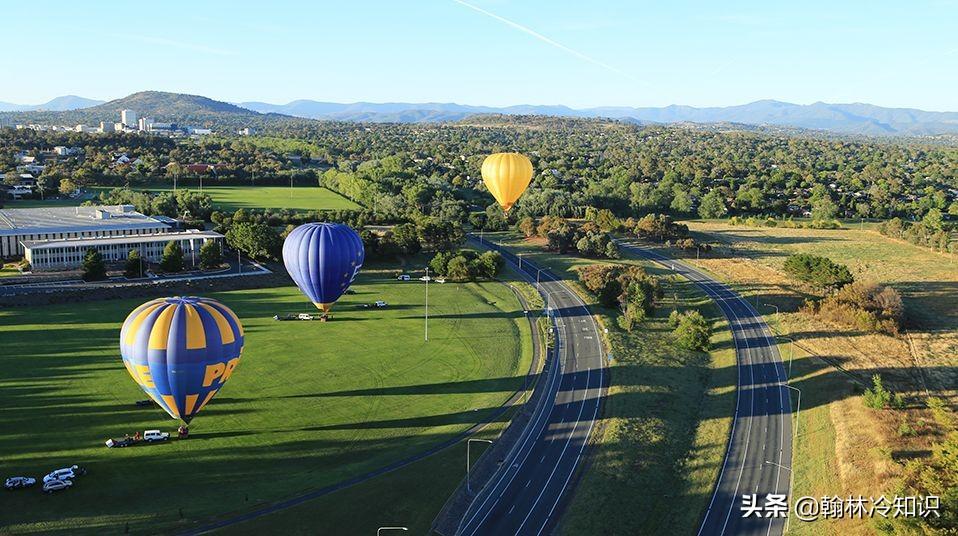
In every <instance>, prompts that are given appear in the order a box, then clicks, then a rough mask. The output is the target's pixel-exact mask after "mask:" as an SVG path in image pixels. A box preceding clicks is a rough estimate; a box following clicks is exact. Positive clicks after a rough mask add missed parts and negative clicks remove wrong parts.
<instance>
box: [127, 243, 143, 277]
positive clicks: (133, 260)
mask: <svg viewBox="0 0 958 536" xmlns="http://www.w3.org/2000/svg"><path fill="white" fill-rule="evenodd" d="M145 272H146V262H145V261H144V260H143V256H142V255H140V250H138V249H131V250H130V253H129V254H128V255H127V257H126V264H125V265H124V267H123V275H125V276H126V277H129V278H131V279H132V278H134V277H143V275H144V273H145Z"/></svg>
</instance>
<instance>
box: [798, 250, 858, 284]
mask: <svg viewBox="0 0 958 536" xmlns="http://www.w3.org/2000/svg"><path fill="white" fill-rule="evenodd" d="M784 268H785V272H786V273H788V275H790V276H792V277H794V278H795V279H798V280H799V281H803V282H805V283H808V284H810V285H812V286H814V287H817V288H820V289H823V290H834V289H839V288H841V287H844V286H845V285H847V284H849V283H851V282H853V281H854V280H855V278H854V277H852V273H851V271H849V269H848V267H847V266H845V265H844V264H839V263H837V262H834V261H832V260H831V259H829V258H828V257H822V256H819V255H810V254H807V253H797V254H794V255H789V257H788V258H787V259H785V266H784Z"/></svg>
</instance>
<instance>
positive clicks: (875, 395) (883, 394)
mask: <svg viewBox="0 0 958 536" xmlns="http://www.w3.org/2000/svg"><path fill="white" fill-rule="evenodd" d="M897 396H898V397H899V398H898V400H897V401H896V400H894V398H895V396H893V395H892V392H891V391H889V390H888V389H885V386H884V384H883V383H882V379H881V375H879V374H875V375H873V376H872V386H871V387H869V388H868V389H865V392H864V393H863V394H862V403H864V404H865V407H868V408H871V409H887V408H890V407H893V406H892V405H893V403H898V404H901V406H904V400H903V399H901V398H900V395H897Z"/></svg>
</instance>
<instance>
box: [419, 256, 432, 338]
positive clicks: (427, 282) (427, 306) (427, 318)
mask: <svg viewBox="0 0 958 536" xmlns="http://www.w3.org/2000/svg"><path fill="white" fill-rule="evenodd" d="M430 279H432V278H430V277H429V267H428V266H427V267H426V275H424V276H423V277H420V278H419V280H420V281H425V282H426V328H425V329H426V331H425V340H426V341H429V280H430Z"/></svg>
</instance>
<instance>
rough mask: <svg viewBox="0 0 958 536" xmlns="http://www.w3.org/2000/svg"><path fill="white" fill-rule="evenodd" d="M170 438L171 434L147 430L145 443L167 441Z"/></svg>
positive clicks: (144, 436)
mask: <svg viewBox="0 0 958 536" xmlns="http://www.w3.org/2000/svg"><path fill="white" fill-rule="evenodd" d="M169 438H170V434H169V432H161V431H159V430H147V431H145V432H143V441H166V440H167V439H169Z"/></svg>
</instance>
